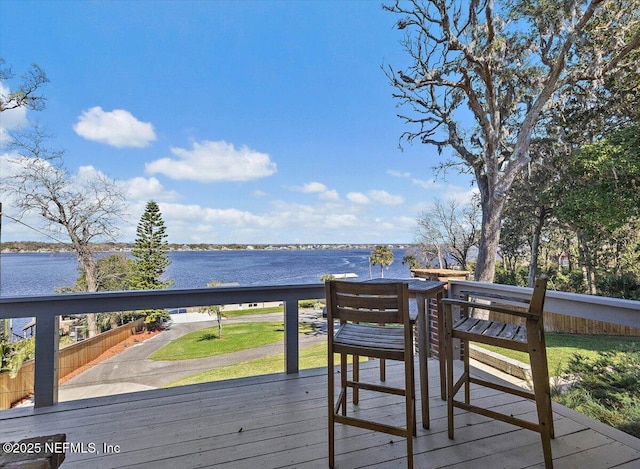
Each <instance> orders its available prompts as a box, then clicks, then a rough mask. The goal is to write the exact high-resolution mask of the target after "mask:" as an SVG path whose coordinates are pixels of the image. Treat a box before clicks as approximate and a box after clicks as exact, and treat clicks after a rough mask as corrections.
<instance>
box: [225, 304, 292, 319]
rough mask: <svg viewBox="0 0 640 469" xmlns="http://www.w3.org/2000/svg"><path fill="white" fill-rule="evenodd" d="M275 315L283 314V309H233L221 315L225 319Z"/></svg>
mask: <svg viewBox="0 0 640 469" xmlns="http://www.w3.org/2000/svg"><path fill="white" fill-rule="evenodd" d="M275 313H284V307H283V306H272V307H269V308H249V309H233V310H229V311H223V312H222V315H223V316H224V317H225V318H237V317H240V316H250V315H252V314H275Z"/></svg>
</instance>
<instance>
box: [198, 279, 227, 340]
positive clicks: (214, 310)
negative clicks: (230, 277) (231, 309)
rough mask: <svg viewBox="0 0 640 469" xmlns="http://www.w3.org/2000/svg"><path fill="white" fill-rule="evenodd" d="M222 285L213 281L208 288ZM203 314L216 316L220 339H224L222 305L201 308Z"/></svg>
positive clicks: (208, 284)
mask: <svg viewBox="0 0 640 469" xmlns="http://www.w3.org/2000/svg"><path fill="white" fill-rule="evenodd" d="M219 285H220V282H218V281H217V280H211V281H210V282H209V283H207V286H208V287H217V286H219ZM199 311H200V312H201V313H207V314H208V315H209V316H213V315H215V316H216V321H217V322H218V339H221V338H222V308H221V307H220V305H209V306H201V307H200V310H199Z"/></svg>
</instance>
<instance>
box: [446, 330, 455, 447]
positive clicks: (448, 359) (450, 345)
mask: <svg viewBox="0 0 640 469" xmlns="http://www.w3.org/2000/svg"><path fill="white" fill-rule="evenodd" d="M446 341H447V346H446V349H445V353H446V365H447V366H446V367H445V368H446V371H447V386H446V389H447V430H448V434H449V438H451V439H453V342H452V341H453V338H452V337H451V330H450V329H449V328H447V336H446Z"/></svg>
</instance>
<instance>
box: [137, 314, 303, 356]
mask: <svg viewBox="0 0 640 469" xmlns="http://www.w3.org/2000/svg"><path fill="white" fill-rule="evenodd" d="M310 330H311V328H310V326H305V325H304V324H300V333H305V332H309V331H310ZM280 340H284V325H283V323H282V322H281V321H277V322H247V323H238V324H227V325H226V326H224V327H223V328H222V337H218V327H217V326H214V327H207V328H205V329H201V330H198V331H194V332H191V333H189V334H185V335H183V336H182V337H180V338H178V339H176V340H173V341H171V342H169V343H168V344H167V345H165V346H164V347H162V348H161V349H158V350H156V351H155V352H154V353H152V354H151V355H150V356H149V358H150V359H152V360H190V359H193V358H205V357H212V356H215V355H222V354H225V353H231V352H237V351H239V350H245V349H249V348H254V347H260V346H261V345H267V344H272V343H274V342H278V341H280Z"/></svg>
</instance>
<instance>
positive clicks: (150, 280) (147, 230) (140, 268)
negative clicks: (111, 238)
mask: <svg viewBox="0 0 640 469" xmlns="http://www.w3.org/2000/svg"><path fill="white" fill-rule="evenodd" d="M131 255H133V257H134V258H135V267H134V269H133V273H132V275H131V289H132V290H159V289H162V288H167V287H169V286H171V284H172V283H173V282H171V281H168V282H163V281H162V280H161V277H162V275H163V274H164V273H165V271H166V269H167V267H168V266H169V264H170V263H171V261H170V260H169V243H168V242H167V233H166V229H165V226H164V220H163V219H162V214H161V213H160V208H159V207H158V204H157V203H156V202H154V201H149V202H147V206H146V208H145V211H144V213H143V214H142V217H141V218H140V222H139V223H138V227H137V229H136V239H135V242H134V244H133V248H132V249H131ZM143 314H144V315H145V324H147V327H148V328H151V329H154V328H158V327H160V325H161V322H162V320H163V319H164V318H165V317H166V316H167V313H166V311H164V310H149V311H144V313H143Z"/></svg>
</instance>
